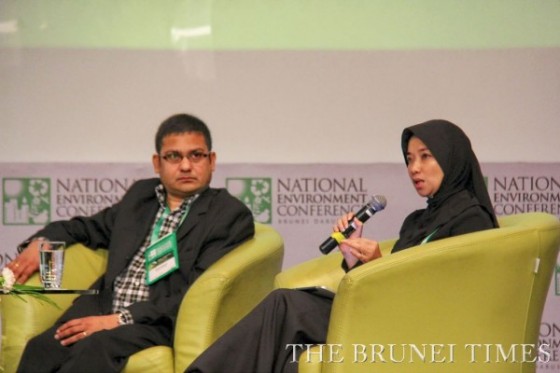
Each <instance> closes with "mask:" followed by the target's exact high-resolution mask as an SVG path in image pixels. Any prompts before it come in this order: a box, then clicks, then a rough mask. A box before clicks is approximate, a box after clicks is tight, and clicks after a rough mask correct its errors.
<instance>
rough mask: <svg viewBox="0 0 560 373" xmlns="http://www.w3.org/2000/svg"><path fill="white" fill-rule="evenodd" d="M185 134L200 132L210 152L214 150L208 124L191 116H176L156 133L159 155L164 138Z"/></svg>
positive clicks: (164, 123)
mask: <svg viewBox="0 0 560 373" xmlns="http://www.w3.org/2000/svg"><path fill="white" fill-rule="evenodd" d="M185 132H199V133H201V134H202V135H203V136H204V140H205V142H206V146H207V147H208V151H211V150H212V136H211V135H210V130H209V129H208V126H207V125H206V123H204V122H203V121H202V120H200V119H199V118H197V117H195V116H194V115H190V114H175V115H172V116H171V117H169V118H167V119H166V120H164V121H163V123H161V124H160V126H159V128H158V130H157V132H156V152H157V153H158V154H159V153H160V152H161V148H162V146H163V138H164V137H165V136H168V135H175V134H181V133H185Z"/></svg>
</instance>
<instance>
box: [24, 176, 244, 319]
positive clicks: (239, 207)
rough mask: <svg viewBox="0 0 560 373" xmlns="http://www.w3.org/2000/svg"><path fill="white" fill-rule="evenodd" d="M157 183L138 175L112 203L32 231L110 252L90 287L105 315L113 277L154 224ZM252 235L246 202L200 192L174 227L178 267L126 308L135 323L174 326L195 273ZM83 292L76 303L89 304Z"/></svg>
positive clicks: (224, 193) (209, 191) (223, 192)
mask: <svg viewBox="0 0 560 373" xmlns="http://www.w3.org/2000/svg"><path fill="white" fill-rule="evenodd" d="M159 183H160V181H159V179H157V178H154V179H148V180H140V181H138V182H136V183H135V184H134V185H132V186H131V187H130V189H129V190H128V191H127V192H126V194H125V195H124V196H123V198H122V200H121V201H119V202H118V203H116V204H115V205H113V206H111V207H108V208H106V209H104V210H102V211H100V212H98V213H97V214H95V215H93V216H91V217H75V218H72V219H70V220H67V221H58V222H52V223H50V224H48V225H47V226H46V227H45V228H44V229H42V230H40V231H39V232H37V233H36V234H35V235H33V237H38V236H43V237H46V238H48V239H51V240H60V241H66V243H67V245H71V244H74V243H82V244H84V245H86V246H88V247H90V248H93V249H97V248H103V249H107V250H108V251H109V260H108V264H107V271H106V273H105V274H104V275H103V276H102V277H101V278H100V279H99V280H98V281H97V282H96V283H95V284H94V285H93V286H92V288H97V289H99V290H100V295H99V296H96V297H93V298H95V299H96V301H99V302H100V304H99V307H100V308H99V309H101V310H102V312H103V313H105V314H108V313H112V310H111V306H112V298H113V289H112V287H113V281H114V280H115V278H116V276H118V275H119V274H120V273H121V272H122V271H123V270H124V269H125V268H126V267H127V266H128V264H129V262H130V260H131V259H132V258H133V256H134V254H135V252H136V251H137V250H138V249H139V248H140V246H141V245H142V243H143V241H144V239H145V238H146V236H147V235H148V233H149V231H150V228H151V227H152V224H153V223H154V219H155V215H156V213H157V210H158V208H159V204H158V201H157V197H156V193H155V187H156V186H157V185H158V184H159ZM253 234H254V223H253V216H252V214H251V212H250V210H249V209H248V208H247V207H246V206H245V205H243V204H242V203H241V202H240V201H239V200H238V199H236V198H234V197H232V196H231V195H230V194H229V193H228V192H227V190H225V189H213V188H208V189H206V190H205V191H203V192H202V193H201V194H200V196H199V197H198V198H197V199H196V200H195V201H194V202H193V204H192V206H191V208H190V211H189V214H188V215H187V217H186V219H185V221H184V222H183V224H182V225H181V226H180V227H179V229H178V231H177V242H178V251H179V262H180V268H179V269H178V270H176V271H175V272H173V273H171V274H170V275H168V276H166V277H164V278H163V279H161V280H159V281H158V282H156V283H155V284H152V285H151V286H150V299H149V300H148V301H143V302H138V303H135V304H133V305H131V306H130V307H129V308H128V309H129V310H130V312H131V314H132V317H133V319H134V322H135V323H146V324H152V323H158V324H160V323H164V324H167V325H170V324H168V322H171V325H170V327H173V324H174V321H175V317H176V315H177V312H178V309H179V305H180V303H181V301H182V299H183V296H184V294H185V292H186V291H187V290H188V288H189V287H190V286H191V285H192V283H193V282H194V281H195V280H196V279H197V278H198V276H200V275H201V274H202V272H204V270H206V269H207V268H208V267H209V266H210V265H211V264H212V263H214V262H215V261H217V260H218V259H220V258H221V257H222V256H224V255H225V254H226V253H228V252H229V251H231V250H232V249H234V248H235V247H236V246H237V245H239V244H240V243H242V242H243V241H245V240H247V239H249V238H250V237H252V236H253ZM33 237H32V238H33ZM83 297H89V298H88V300H87V301H85V302H79V301H78V302H75V304H74V306H79V304H80V303H83V304H84V306H85V305H86V304H90V306H91V303H90V302H91V301H92V300H93V299H92V296H90V295H86V296H82V297H81V298H83ZM78 299H79V298H78ZM84 300H85V299H84ZM72 313H73V312H70V314H72ZM66 319H67V318H66ZM164 319H167V320H164Z"/></svg>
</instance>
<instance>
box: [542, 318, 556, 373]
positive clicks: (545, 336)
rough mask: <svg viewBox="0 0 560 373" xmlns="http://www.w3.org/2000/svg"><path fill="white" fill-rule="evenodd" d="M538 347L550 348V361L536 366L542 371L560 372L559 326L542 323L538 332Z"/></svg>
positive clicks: (553, 323) (552, 323)
mask: <svg viewBox="0 0 560 373" xmlns="http://www.w3.org/2000/svg"><path fill="white" fill-rule="evenodd" d="M539 345H548V346H549V347H550V350H551V351H550V360H549V361H548V363H546V364H538V365H539V368H542V369H543V370H550V371H554V372H558V371H559V370H560V325H558V324H556V323H555V322H542V323H541V327H540V330H539Z"/></svg>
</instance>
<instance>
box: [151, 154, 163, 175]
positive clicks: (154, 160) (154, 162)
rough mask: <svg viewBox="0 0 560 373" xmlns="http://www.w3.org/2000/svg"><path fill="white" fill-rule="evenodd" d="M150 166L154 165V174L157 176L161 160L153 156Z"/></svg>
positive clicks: (157, 156) (155, 155)
mask: <svg viewBox="0 0 560 373" xmlns="http://www.w3.org/2000/svg"><path fill="white" fill-rule="evenodd" d="M152 164H153V165H154V172H155V173H156V174H159V170H160V167H161V158H160V157H159V155H157V154H154V155H153V156H152Z"/></svg>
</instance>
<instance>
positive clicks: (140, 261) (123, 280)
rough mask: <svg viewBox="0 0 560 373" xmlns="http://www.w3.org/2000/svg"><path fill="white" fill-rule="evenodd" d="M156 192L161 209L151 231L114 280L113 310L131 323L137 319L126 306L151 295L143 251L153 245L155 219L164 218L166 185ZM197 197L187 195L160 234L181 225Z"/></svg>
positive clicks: (157, 188)
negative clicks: (151, 242) (151, 243)
mask: <svg viewBox="0 0 560 373" xmlns="http://www.w3.org/2000/svg"><path fill="white" fill-rule="evenodd" d="M156 196H157V199H158V202H159V209H158V212H157V214H156V218H155V219H154V223H153V224H152V228H151V229H150V231H149V232H148V235H147V236H146V238H145V239H144V243H143V244H142V246H141V247H140V249H139V250H138V251H137V252H136V254H135V255H134V257H133V258H132V261H131V262H130V264H129V265H128V267H127V268H125V269H124V270H123V271H122V272H121V274H120V275H119V276H117V278H116V279H115V282H114V283H113V291H114V293H115V294H114V296H113V312H115V313H116V312H120V313H121V314H122V317H123V319H124V323H125V324H132V323H133V322H134V320H133V319H132V315H131V314H130V311H128V310H127V309H126V307H128V306H130V305H131V304H133V303H136V302H141V301H146V300H148V299H149V295H150V288H149V286H148V285H147V284H146V267H145V263H146V260H145V258H144V253H145V252H146V249H147V248H148V247H149V246H150V241H151V237H152V232H153V231H154V229H155V227H156V223H157V222H158V221H159V220H160V219H161V218H162V216H163V215H164V212H165V209H166V206H167V204H166V198H165V197H166V192H165V189H164V187H163V185H161V184H160V185H158V186H157V187H156ZM196 197H198V194H197V195H195V196H192V197H190V198H186V199H185V200H184V201H183V203H182V204H181V206H179V207H178V208H177V209H175V210H174V211H171V213H170V214H169V215H168V216H167V217H166V218H165V220H164V221H163V224H162V226H161V230H160V231H159V234H158V238H161V237H163V236H165V235H166V234H169V233H171V232H173V231H175V230H177V228H178V227H179V223H180V222H181V218H182V217H183V214H184V213H185V211H187V208H188V207H189V206H190V204H191V203H192V202H193V201H194V200H195V199H196Z"/></svg>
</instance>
